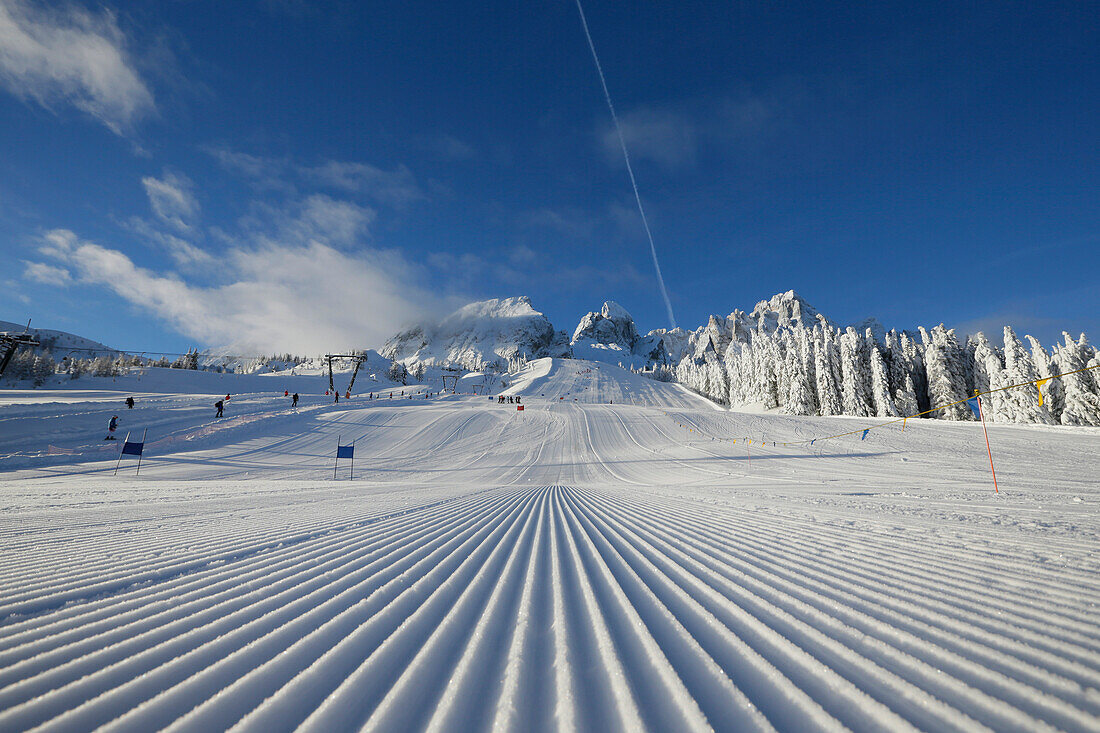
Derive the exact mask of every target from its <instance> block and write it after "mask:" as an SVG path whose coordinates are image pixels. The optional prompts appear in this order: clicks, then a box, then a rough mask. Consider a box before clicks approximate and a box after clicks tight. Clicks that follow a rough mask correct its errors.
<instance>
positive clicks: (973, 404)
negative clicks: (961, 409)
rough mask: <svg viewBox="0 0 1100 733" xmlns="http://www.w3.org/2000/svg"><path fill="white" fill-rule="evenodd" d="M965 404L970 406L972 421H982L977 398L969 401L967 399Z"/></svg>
mask: <svg viewBox="0 0 1100 733" xmlns="http://www.w3.org/2000/svg"><path fill="white" fill-rule="evenodd" d="M966 404H968V405H970V409H971V410H972V411H973V412H974V419H975V420H981V419H982V408H980V407H978V398H977V397H971V398H970V399H968V400H967V401H966Z"/></svg>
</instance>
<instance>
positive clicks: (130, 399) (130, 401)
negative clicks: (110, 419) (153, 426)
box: [126, 397, 134, 410]
mask: <svg viewBox="0 0 1100 733" xmlns="http://www.w3.org/2000/svg"><path fill="white" fill-rule="evenodd" d="M126 409H127V410H132V409H134V398H133V397H127V398H126Z"/></svg>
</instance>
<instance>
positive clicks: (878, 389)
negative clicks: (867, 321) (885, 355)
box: [870, 339, 898, 417]
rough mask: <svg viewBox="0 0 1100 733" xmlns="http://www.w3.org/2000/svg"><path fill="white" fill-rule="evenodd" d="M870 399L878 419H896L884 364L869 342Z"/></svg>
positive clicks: (875, 348) (876, 347)
mask: <svg viewBox="0 0 1100 733" xmlns="http://www.w3.org/2000/svg"><path fill="white" fill-rule="evenodd" d="M870 346H871V399H872V400H873V402H874V405H875V415H876V416H878V417H897V416H898V410H897V407H896V406H895V405H894V398H893V397H892V396H891V395H890V380H889V377H888V376H887V374H886V362H885V361H883V359H882V354H881V353H879V350H878V346H877V345H876V344H875V343H874V340H873V339H872V340H871V344H870Z"/></svg>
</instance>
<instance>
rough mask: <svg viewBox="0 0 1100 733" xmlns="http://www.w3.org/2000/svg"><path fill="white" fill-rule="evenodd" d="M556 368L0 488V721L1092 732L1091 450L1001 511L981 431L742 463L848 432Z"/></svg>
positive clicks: (22, 475) (593, 372)
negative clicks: (512, 397)
mask: <svg viewBox="0 0 1100 733" xmlns="http://www.w3.org/2000/svg"><path fill="white" fill-rule="evenodd" d="M554 364H555V366H554V368H553V369H551V370H545V369H542V370H541V371H540V372H538V375H537V376H536V377H534V378H532V379H531V380H529V381H528V382H526V383H524V384H522V385H521V387H522V388H515V389H514V391H521V392H522V393H523V394H524V402H525V403H526V405H527V407H526V410H525V411H524V412H523V413H518V412H516V411H515V409H514V406H509V405H504V406H501V405H497V404H495V402H493V403H490V402H489V401H488V400H486V399H485V398H481V397H466V398H461V397H453V398H447V399H443V400H439V401H436V402H428V403H423V402H416V403H415V404H411V403H410V404H407V405H406V404H403V403H387V402H386V401H383V402H379V403H375V404H371V405H364V404H362V403H359V404H357V405H355V406H354V407H353V408H352V407H347V406H340V407H335V406H334V407H332V408H328V409H327V410H317V411H316V412H317V414H316V415H312V416H310V417H307V418H303V420H308V426H309V430H308V432H300V431H299V430H291V429H289V428H286V423H285V420H284V418H283V417H279V418H277V422H276V423H273V425H275V427H273V428H271V429H266V428H264V429H261V428H256V429H255V430H253V431H251V432H245V433H240V432H234V433H232V435H233V441H232V442H228V443H225V444H222V445H217V444H216V443H204V444H203V446H202V448H201V450H193V451H190V452H178V453H168V454H164V455H151V456H149V457H148V459H147V462H146V464H144V465H143V468H142V476H141V477H139V478H133V477H132V476H127V477H125V478H123V477H122V476H121V473H120V477H119V478H118V479H112V478H111V477H110V473H109V471H110V469H111V468H113V460H112V461H110V462H108V463H80V464H72V465H68V466H65V465H59V464H56V463H51V464H49V465H44V466H43V467H41V468H37V469H34V468H32V469H21V470H18V471H9V472H8V473H6V474H0V501H2V504H3V505H2V507H0V542H2V543H3V544H2V548H3V549H2V550H0V730H4V731H9V730H11V731H15V730H31V729H35V728H41V729H43V730H50V731H70V730H71V731H83V730H90V729H96V728H102V729H104V730H117V731H129V730H152V729H162V728H167V729H170V730H203V731H205V730H217V729H228V728H236V729H241V730H262V731H277V730H293V729H299V728H301V729H305V730H317V731H332V730H349V729H360V728H365V729H370V730H383V731H392V730H422V729H423V730H434V731H454V730H486V729H494V730H519V731H532V730H560V729H585V730H623V729H627V730H640V729H649V730H706V729H717V730H738V731H741V730H772V729H777V730H791V731H806V730H844V729H851V730H881V731H899V730H910V729H918V730H929V731H950V730H986V729H992V730H1001V731H1040V730H1069V731H1095V730H1100V612H1098V611H1097V608H1098V604H1100V583H1098V581H1097V578H1098V577H1100V567H1098V565H1100V563H1098V558H1100V542H1098V537H1100V520H1098V511H1097V507H1098V505H1100V501H1098V500H1100V496H1098V494H1100V492H1097V486H1096V479H1095V476H1096V475H1097V468H1098V459H1097V450H1096V449H1097V447H1098V445H1100V436H1098V435H1097V433H1096V432H1089V431H1083V432H1076V433H1074V432H1071V431H1053V432H1052V431H1049V430H1048V431H1042V430H1033V429H1013V428H1011V427H1008V428H1005V427H998V428H991V431H990V435H991V440H992V441H993V442H994V445H995V451H997V454H998V456H999V458H1000V463H999V467H1001V466H1003V469H1002V470H1003V471H1004V476H1005V478H1004V479H1002V484H1003V485H1004V487H1005V489H1004V490H1003V491H1002V493H1001V494H1000V495H994V494H992V492H991V490H990V489H989V488H988V487H987V483H988V474H987V470H988V466H986V467H985V469H986V471H985V472H983V465H982V459H984V457H985V456H984V444H982V445H980V446H979V444H978V443H976V442H975V441H976V440H980V437H978V435H977V433H976V432H975V428H977V426H974V425H954V424H943V423H930V422H928V421H920V422H918V424H916V425H910V426H908V428H907V431H906V433H904V434H903V433H901V432H900V431H893V432H889V433H887V431H880V432H883V433H884V435H882V436H876V438H875V439H874V440H871V439H869V440H868V441H859V440H858V436H857V437H856V438H855V439H853V440H848V441H844V442H833V443H829V444H826V445H825V447H823V448H821V449H815V450H812V451H811V450H807V449H806V448H805V447H792V448H782V447H775V448H773V447H771V446H753V447H752V448H751V449H750V450H752V451H753V454H752V460H751V464H750V461H749V460H748V458H747V456H746V454H745V449H744V446H743V445H742V443H741V441H739V442H738V443H737V444H733V443H732V442H730V441H729V440H722V439H721V438H722V437H723V436H734V435H744V434H746V433H752V434H760V433H761V432H767V433H770V434H773V435H774V439H775V440H777V441H782V440H796V439H801V438H802V437H804V436H805V435H812V434H821V432H823V431H825V430H826V429H828V427H826V426H829V427H835V426H836V425H837V424H841V423H844V424H846V423H847V422H850V421H844V420H843V419H839V420H838V419H832V420H830V419H819V420H814V419H806V418H785V417H781V416H767V415H739V414H737V413H728V412H719V411H715V410H713V409H712V408H710V407H709V406H707V405H706V404H704V403H702V401H701V400H699V399H697V398H695V397H693V396H691V395H689V394H686V393H685V392H684V391H683V390H680V389H679V388H678V387H676V386H675V385H667V384H660V383H656V382H649V381H647V380H643V379H640V378H638V377H635V376H633V375H629V374H627V373H624V372H621V371H620V370H617V369H614V368H610V367H607V366H601V367H600V368H590V369H588V370H587V371H586V370H585V364H584V363H582V362H575V363H571V362H563V363H558V362H555V363H554ZM559 397H566V399H559ZM574 398H576V400H577V401H576V402H573V399H574ZM609 401H613V402H614V404H613V405H612V404H607V402H609ZM55 409H57V408H56V406H55ZM79 409H81V408H80V406H79V405H77V406H74V410H79ZM5 417H9V418H10V417H11V416H10V415H7V416H5ZM914 422H917V421H914ZM262 423H263V421H258V424H262ZM853 424H854V423H853ZM683 426H687V427H683ZM693 431H694V432H693ZM338 434H339V435H341V436H343V438H344V442H348V441H349V440H350V439H354V440H356V441H357V442H356V446H357V447H356V479H355V480H354V481H344V480H342V481H332V466H331V456H332V453H333V450H334V446H335V439H336V436H337V435H338ZM979 447H980V448H981V450H979ZM124 465H126V464H124ZM345 470H346V469H345V468H344V467H341V472H344V471H345ZM69 471H72V472H75V473H69V474H68V475H66V474H67V472H69ZM128 473H129V472H128ZM345 475H346V474H345Z"/></svg>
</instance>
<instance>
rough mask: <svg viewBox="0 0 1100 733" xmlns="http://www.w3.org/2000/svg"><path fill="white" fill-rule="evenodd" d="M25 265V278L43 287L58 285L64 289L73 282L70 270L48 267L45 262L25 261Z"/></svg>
mask: <svg viewBox="0 0 1100 733" xmlns="http://www.w3.org/2000/svg"><path fill="white" fill-rule="evenodd" d="M23 264H24V265H25V267H24V269H23V277H25V278H27V279H28V280H33V281H34V282H38V283H42V284H43V285H58V286H62V287H64V286H65V285H68V284H69V283H71V282H72V280H73V278H72V275H70V274H69V271H68V270H65V269H63V268H60V267H54V266H53V265H47V264H46V263H45V262H27V261H26V260H24V261H23Z"/></svg>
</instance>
